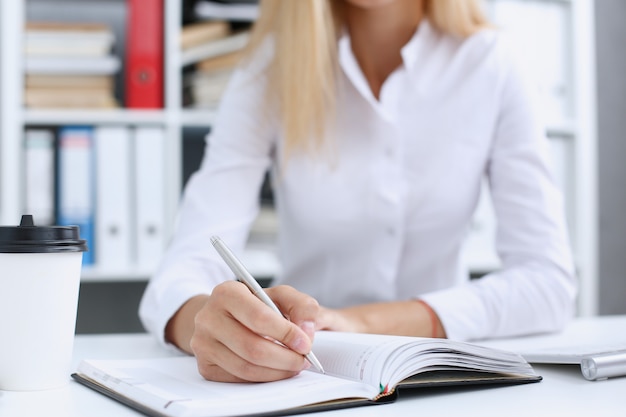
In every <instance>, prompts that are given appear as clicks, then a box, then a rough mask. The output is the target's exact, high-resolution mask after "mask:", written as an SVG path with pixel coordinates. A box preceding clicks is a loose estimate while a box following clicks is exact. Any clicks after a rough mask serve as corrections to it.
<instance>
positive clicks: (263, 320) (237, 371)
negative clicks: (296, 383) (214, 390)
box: [166, 281, 320, 382]
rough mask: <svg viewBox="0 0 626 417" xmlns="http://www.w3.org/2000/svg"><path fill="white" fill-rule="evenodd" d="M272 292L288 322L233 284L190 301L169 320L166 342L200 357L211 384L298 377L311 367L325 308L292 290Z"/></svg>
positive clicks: (283, 288)
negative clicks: (308, 356)
mask: <svg viewBox="0 0 626 417" xmlns="http://www.w3.org/2000/svg"><path fill="white" fill-rule="evenodd" d="M266 292H267V293H268V295H269V296H270V298H272V300H273V301H274V303H275V304H276V305H277V307H278V308H279V309H280V311H282V312H283V314H284V315H285V316H286V317H287V318H288V319H287V318H284V317H281V316H280V315H278V314H276V313H275V312H274V311H273V310H271V309H270V308H269V307H268V306H266V305H265V304H264V303H263V302H262V301H261V300H259V299H258V298H257V297H256V296H254V295H253V294H252V293H251V292H250V290H248V288H247V287H246V286H245V285H243V284H241V283H239V282H236V281H228V282H224V283H222V284H220V285H218V286H216V287H215V288H214V290H213V292H212V294H211V295H201V296H197V297H194V298H192V299H190V300H189V301H187V303H185V304H184V305H183V307H181V309H180V310H179V311H178V312H177V313H176V314H175V315H174V317H172V319H171V320H170V321H169V323H168V325H167V328H166V338H167V340H168V341H170V342H172V343H174V344H175V345H177V346H178V347H179V348H181V349H183V350H185V351H187V352H189V353H192V354H194V355H195V357H196V360H197V363H198V370H199V372H200V374H201V375H202V376H203V377H204V378H206V379H208V380H211V381H222V382H242V381H255V382H262V381H275V380H279V379H285V378H290V377H292V376H294V375H297V374H298V373H299V372H301V371H302V370H304V369H307V368H308V367H310V364H309V363H308V362H307V361H306V360H305V359H304V356H303V355H305V354H307V353H309V352H310V351H311V345H312V343H313V337H314V332H315V321H316V318H317V316H318V314H319V312H320V308H319V305H318V303H317V301H316V300H315V299H313V298H311V297H309V296H308V295H306V294H303V293H301V292H299V291H297V290H295V289H294V288H292V287H288V286H278V287H275V288H270V289H267V290H266ZM281 344H282V345H281ZM283 345H284V346H283ZM285 346H286V347H287V348H286V347H285Z"/></svg>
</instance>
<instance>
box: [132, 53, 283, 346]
mask: <svg viewBox="0 0 626 417" xmlns="http://www.w3.org/2000/svg"><path fill="white" fill-rule="evenodd" d="M262 65H263V61H262V60H261V61H260V62H259V61H257V62H254V63H252V64H250V65H248V66H246V67H244V68H243V69H239V70H237V71H236V72H235V74H234V75H233V77H232V79H231V81H230V83H229V86H228V88H227V90H226V92H225V93H224V99H223V101H222V103H221V105H220V109H219V112H218V115H217V118H216V123H215V125H214V128H213V130H212V132H211V134H210V135H209V136H208V137H207V146H206V151H205V156H204V159H203V162H202V165H201V167H200V169H199V170H198V171H197V172H196V173H194V174H193V175H192V177H191V178H190V180H189V182H188V184H187V186H186V187H185V191H184V195H183V199H182V203H181V205H180V208H179V213H178V224H177V227H176V231H175V235H174V238H173V240H172V242H171V244H170V246H169V248H168V249H167V251H166V253H165V256H164V258H163V260H162V263H161V265H160V267H159V270H158V271H157V273H156V274H155V275H154V276H153V277H152V278H151V280H150V282H149V284H148V287H147V289H146V291H145V293H144V296H143V299H142V301H141V304H140V309H139V315H140V318H141V320H142V322H143V324H144V326H145V327H146V329H147V330H148V331H150V332H151V333H153V334H155V335H157V336H158V337H159V338H160V339H161V340H163V334H164V329H165V326H166V324H167V322H168V321H169V319H170V318H171V317H172V315H173V314H174V313H175V312H176V311H177V310H178V309H179V308H180V307H181V306H182V304H183V303H184V302H185V301H187V300H188V299H189V298H191V297H193V296H195V295H198V294H210V293H211V291H212V289H213V287H214V286H215V285H217V284H219V283H220V282H222V281H224V280H227V279H231V277H232V274H231V273H230V272H229V271H228V269H227V268H226V266H225V264H224V262H223V261H222V260H221V259H220V258H219V256H218V255H217V253H216V252H215V250H214V249H213V247H212V245H211V242H210V238H211V236H212V235H219V236H220V237H221V238H222V239H223V240H224V241H225V242H227V244H228V245H229V246H231V247H232V248H233V250H234V251H236V252H241V251H242V250H243V247H244V244H245V242H246V239H247V234H248V231H249V229H250V226H251V224H252V222H253V221H254V219H255V217H256V215H257V214H258V209H259V203H258V195H259V189H260V186H261V183H262V180H263V177H264V174H265V172H266V171H267V169H268V166H269V165H270V162H271V158H272V152H273V143H274V140H275V137H274V135H273V133H272V132H273V131H272V128H273V126H272V123H271V119H270V118H269V117H267V116H268V114H267V107H268V106H267V105H266V103H265V102H264V101H265V93H264V90H265V82H264V78H263V76H262V74H261V71H260V67H262Z"/></svg>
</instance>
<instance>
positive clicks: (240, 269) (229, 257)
mask: <svg viewBox="0 0 626 417" xmlns="http://www.w3.org/2000/svg"><path fill="white" fill-rule="evenodd" d="M211 243H212V244H213V246H214V247H215V250H216V251H217V253H219V254H220V256H221V257H222V259H224V262H226V265H228V267H229V268H230V269H231V271H233V273H234V274H235V277H236V278H237V280H238V281H240V282H242V283H244V284H245V285H246V287H248V289H249V290H250V291H251V292H252V294H254V295H255V296H257V298H259V299H260V300H261V301H263V303H264V304H265V305H267V306H268V307H269V308H271V309H272V310H274V311H275V312H276V313H278V314H280V315H281V316H282V317H284V315H283V313H282V312H281V311H280V310H279V309H278V307H276V304H274V302H273V301H272V299H271V298H270V297H269V296H268V295H267V294H266V293H265V291H263V288H261V286H260V285H259V283H258V282H257V281H256V280H255V279H254V277H252V275H250V273H249V272H248V270H247V269H246V268H245V267H244V266H243V264H242V263H241V261H239V259H237V257H236V256H235V254H234V253H233V252H232V251H231V250H230V249H229V248H228V246H226V244H225V243H224V242H223V241H222V239H220V238H219V237H217V236H213V237H211ZM304 357H305V358H306V359H307V360H308V361H309V362H310V363H311V365H313V366H314V367H315V368H316V369H317V370H318V371H320V372H321V373H325V372H324V368H322V364H321V363H320V362H319V360H317V358H316V357H315V355H314V354H313V352H309V353H307V354H306V355H304Z"/></svg>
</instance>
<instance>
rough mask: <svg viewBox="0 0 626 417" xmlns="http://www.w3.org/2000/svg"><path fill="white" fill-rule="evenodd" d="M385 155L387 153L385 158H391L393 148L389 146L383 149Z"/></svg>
mask: <svg viewBox="0 0 626 417" xmlns="http://www.w3.org/2000/svg"><path fill="white" fill-rule="evenodd" d="M385 155H387V158H392V157H393V149H392V148H391V147H389V148H387V149H385Z"/></svg>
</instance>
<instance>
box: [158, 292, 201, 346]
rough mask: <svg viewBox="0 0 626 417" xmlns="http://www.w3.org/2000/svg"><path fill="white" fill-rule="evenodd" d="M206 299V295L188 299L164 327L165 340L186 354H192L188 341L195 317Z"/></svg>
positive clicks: (192, 330)
mask: <svg viewBox="0 0 626 417" xmlns="http://www.w3.org/2000/svg"><path fill="white" fill-rule="evenodd" d="M208 298H209V296H208V295H198V296H195V297H193V298H190V299H189V300H188V301H187V302H186V303H185V304H183V306H182V307H181V308H180V309H179V310H178V311H177V312H176V314H174V316H172V318H171V319H170V321H169V322H168V323H167V326H166V327H165V340H166V341H168V342H170V343H173V344H174V345H175V346H177V347H178V348H179V349H182V350H184V351H185V352H187V353H193V352H192V351H191V347H190V346H189V341H190V340H191V336H192V335H193V332H194V328H195V324H194V321H195V317H196V314H197V313H198V311H200V309H201V308H202V306H204V304H205V303H206V301H207V300H208Z"/></svg>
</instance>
